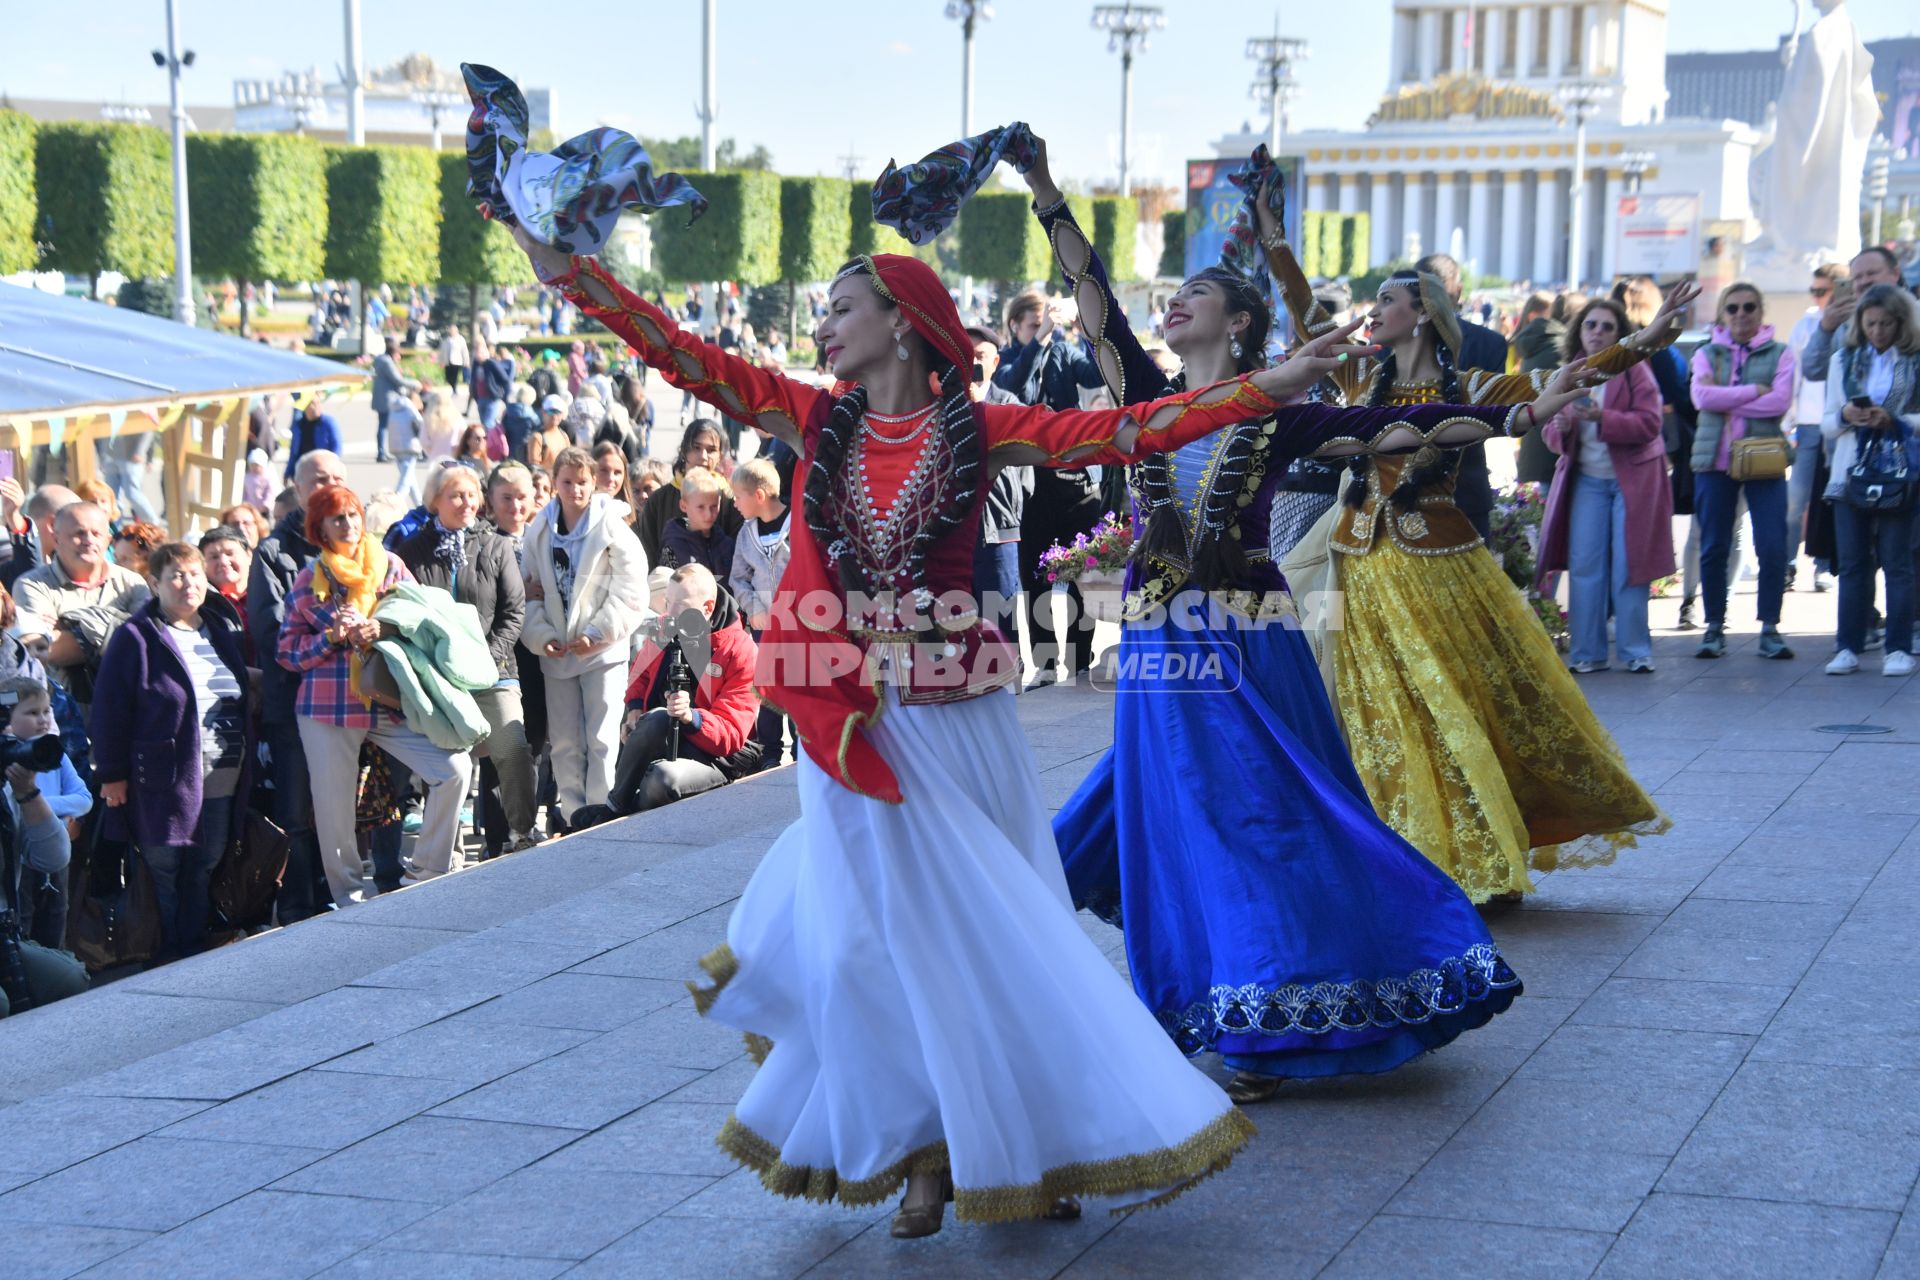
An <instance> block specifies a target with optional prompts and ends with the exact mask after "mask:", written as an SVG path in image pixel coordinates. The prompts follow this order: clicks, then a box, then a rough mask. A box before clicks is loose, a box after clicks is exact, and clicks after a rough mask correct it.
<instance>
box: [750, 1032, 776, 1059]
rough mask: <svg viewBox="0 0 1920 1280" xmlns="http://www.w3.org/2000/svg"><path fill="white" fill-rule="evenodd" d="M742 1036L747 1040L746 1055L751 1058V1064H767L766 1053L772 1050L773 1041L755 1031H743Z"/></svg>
mask: <svg viewBox="0 0 1920 1280" xmlns="http://www.w3.org/2000/svg"><path fill="white" fill-rule="evenodd" d="M742 1038H743V1039H745V1040H746V1042H747V1056H748V1057H749V1058H752V1059H753V1065H754V1066H756V1067H764V1066H765V1065H767V1055H768V1054H770V1053H772V1052H773V1041H771V1040H769V1039H767V1037H765V1036H763V1035H761V1034H760V1033H759V1032H757V1031H748V1032H744V1033H743V1037H742Z"/></svg>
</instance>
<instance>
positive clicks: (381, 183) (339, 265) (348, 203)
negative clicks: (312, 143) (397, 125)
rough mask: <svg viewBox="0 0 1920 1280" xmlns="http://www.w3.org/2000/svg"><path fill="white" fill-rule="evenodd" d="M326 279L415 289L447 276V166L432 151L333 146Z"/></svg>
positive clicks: (329, 167) (329, 151)
mask: <svg viewBox="0 0 1920 1280" xmlns="http://www.w3.org/2000/svg"><path fill="white" fill-rule="evenodd" d="M326 151H327V207H328V209H329V211H330V213H331V215H332V216H331V218H330V219H329V221H328V224H327V249H326V272H327V274H328V275H330V276H335V277H337V278H339V279H343V280H358V281H360V282H361V283H363V284H374V283H380V282H383V281H384V282H386V283H389V284H403V283H404V284H413V283H420V282H425V281H429V280H432V279H433V278H434V277H435V276H437V275H438V274H439V272H440V163H439V157H438V156H437V155H436V154H435V153H434V152H431V151H428V150H427V149H425V148H424V147H328V148H327V149H326Z"/></svg>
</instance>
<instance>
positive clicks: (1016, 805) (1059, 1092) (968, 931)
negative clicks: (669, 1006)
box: [695, 693, 1253, 1221]
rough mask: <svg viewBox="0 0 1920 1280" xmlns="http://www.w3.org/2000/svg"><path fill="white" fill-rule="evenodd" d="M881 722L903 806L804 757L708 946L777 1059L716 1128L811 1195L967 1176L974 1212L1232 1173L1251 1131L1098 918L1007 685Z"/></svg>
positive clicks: (1138, 1196)
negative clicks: (1121, 967) (726, 918)
mask: <svg viewBox="0 0 1920 1280" xmlns="http://www.w3.org/2000/svg"><path fill="white" fill-rule="evenodd" d="M868 732H869V735H870V737H871V739H872V741H873V743H874V745H875V746H876V747H877V748H878V749H879V751H880V754H881V755H882V756H883V757H884V758H885V759H886V761H887V763H888V765H889V766H891V767H892V769H893V771H894V774H895V776H896V777H897V778H898V779H899V782H900V788H901V794H902V795H903V796H904V797H905V803H903V804H899V805H890V804H886V803H884V802H882V801H878V800H873V799H869V798H867V797H864V796H860V795H857V794H855V793H854V792H852V791H849V790H847V789H846V788H844V787H842V786H840V785H838V784H837V783H835V782H834V781H832V780H831V779H830V778H829V777H828V776H827V775H826V774H825V773H824V772H823V771H822V770H821V769H819V768H818V766H816V765H814V764H813V763H812V762H811V761H810V760H808V759H807V758H806V757H805V756H804V755H803V756H802V757H801V760H800V763H799V770H800V775H799V787H800V801H801V817H800V819H799V821H797V822H795V823H794V824H793V825H792V826H791V827H789V828H787V830H786V831H785V832H784V833H783V834H782V835H781V837H780V839H779V840H778V841H777V842H776V843H775V844H774V846H773V848H772V849H771V850H769V851H768V853H767V856H766V859H765V860H764V861H763V862H762V863H761V864H760V867H759V869H758V870H757V871H756V872H755V873H754V876H753V879H752V881H751V882H750V883H749V884H748V886H747V889H746V892H745V893H744V894H743V895H742V896H741V899H740V902H739V904H738V906H737V907H736V908H735V910H734V913H733V918H732V920H731V921H730V922H729V924H728V926H727V945H726V946H725V947H722V948H721V949H719V950H718V951H716V952H714V953H713V954H712V955H710V956H708V957H707V959H706V960H704V961H702V965H703V967H704V968H706V970H707V972H708V974H709V976H710V977H712V978H713V979H714V986H712V987H708V988H704V989H696V991H695V994H696V996H697V997H698V998H699V1002H700V1004H701V1006H702V1009H703V1011H705V1012H708V1013H710V1014H711V1016H713V1017H715V1018H717V1019H719V1020H721V1021H723V1022H725V1023H727V1024H729V1025H731V1026H736V1027H739V1028H740V1029H741V1030H743V1031H745V1032H747V1033H749V1034H748V1043H749V1045H750V1046H751V1047H754V1048H755V1049H756V1053H757V1054H761V1055H764V1061H763V1063H762V1065H761V1068H760V1070H759V1072H758V1074H757V1075H756V1076H755V1077H754V1079H753V1082H752V1083H751V1084H750V1085H749V1086H748V1087H747V1090H746V1093H745V1095H744V1096H743V1097H742V1098H741V1099H740V1102H739V1104H738V1106H737V1108H736V1109H735V1112H734V1115H733V1118H732V1119H730V1120H729V1121H728V1122H727V1125H726V1127H725V1129H724V1130H723V1131H722V1132H721V1134H720V1138H719V1142H720V1145H721V1146H722V1147H723V1148H724V1149H725V1150H727V1151H728V1152H729V1153H730V1154H732V1155H733V1156H734V1157H735V1158H736V1159H738V1160H740V1161H741V1162H742V1163H743V1164H746V1165H748V1166H750V1167H752V1168H754V1169H756V1170H757V1171H758V1172H759V1174H760V1177H761V1180H762V1181H763V1182H765V1183H766V1185H767V1187H768V1188H769V1189H770V1190H772V1191H774V1192H776V1193H778V1194H781V1195H787V1196H805V1197H807V1198H808V1199H812V1200H822V1201H824V1200H830V1199H835V1198H837V1199H839V1200H841V1201H843V1202H845V1203H848V1204H873V1203H877V1202H879V1201H881V1200H884V1199H886V1198H888V1197H890V1196H891V1195H892V1194H893V1193H894V1192H895V1191H896V1190H897V1189H898V1188H899V1186H900V1184H901V1183H902V1181H903V1180H904V1179H905V1178H906V1176H907V1175H908V1174H910V1173H916V1172H925V1173H937V1172H941V1171H943V1170H944V1171H950V1172H951V1175H952V1178H953V1185H954V1190H955V1196H954V1199H955V1211H956V1213H957V1215H958V1216H959V1217H961V1218H963V1219H971V1220H976V1221H1006V1220H1012V1219H1019V1218H1033V1217H1038V1216H1040V1214H1041V1213H1043V1212H1044V1211H1045V1210H1046V1208H1047V1207H1048V1206H1049V1205H1050V1204H1051V1203H1052V1202H1053V1201H1054V1200H1055V1199H1056V1198H1057V1197H1060V1196H1068V1195H1072V1196H1081V1197H1086V1198H1106V1199H1110V1200H1112V1201H1113V1202H1115V1203H1116V1204H1119V1205H1123V1206H1124V1205H1129V1204H1137V1203H1138V1202H1141V1201H1150V1200H1162V1199H1167V1198H1171V1196H1172V1195H1174V1194H1177V1193H1178V1192H1180V1191H1182V1190H1184V1189H1185V1188H1186V1187H1188V1186H1190V1185H1191V1184H1192V1183H1194V1182H1196V1181H1198V1180H1199V1179H1200V1178H1203V1177H1205V1176H1206V1175H1208V1174H1209V1173H1212V1172H1215V1171H1217V1170H1219V1169H1221V1168H1224V1167H1225V1165H1226V1164H1227V1162H1228V1161H1229V1160H1230V1159H1231V1158H1232V1156H1233V1153H1234V1152H1235V1151H1237V1150H1238V1149H1239V1148H1240V1147H1241V1146H1242V1145H1244V1144H1245V1142H1246V1141H1247V1139H1248V1137H1249V1136H1251V1135H1252V1133H1253V1126H1252V1125H1251V1124H1250V1123H1249V1122H1248V1121H1247V1120H1246V1118H1245V1117H1244V1116H1242V1115H1241V1114H1240V1113H1239V1112H1238V1111H1237V1110H1236V1109H1235V1108H1234V1107H1233V1105H1232V1104H1231V1103H1230V1102H1229V1101H1228V1100H1227V1097H1226V1095H1225V1094H1224V1093H1222V1092H1221V1091H1220V1089H1219V1088H1218V1087H1217V1086H1215V1085H1214V1084H1213V1082H1212V1081H1210V1080H1208V1079H1207V1078H1206V1077H1205V1076H1203V1075H1201V1074H1200V1073H1199V1072H1198V1071H1196V1070H1195V1069H1194V1068H1193V1066H1192V1065H1191V1064H1189V1063H1188V1062H1187V1061H1186V1059H1185V1058H1183V1057H1182V1056H1181V1054H1180V1053H1179V1051H1178V1050H1177V1049H1175V1048H1174V1046H1173V1042H1172V1041H1171V1040H1169V1039H1168V1038H1167V1034H1166V1032H1165V1031H1163V1030H1162V1029H1161V1027H1160V1025H1159V1023H1158V1022H1157V1021H1155V1019H1154V1018H1153V1016H1152V1015H1151V1014H1150V1013H1148V1012H1147V1010H1146V1008H1145V1007H1144V1006H1142V1005H1141V1004H1140V1003H1139V1001H1138V1000H1137V999H1135V997H1134V994H1133V992H1132V990H1131V989H1129V988H1128V986H1127V984H1126V983H1125V981H1123V980H1122V979H1121V977H1120V976H1119V974H1118V973H1117V972H1115V970H1114V968H1113V966H1112V964H1111V963H1110V962H1109V961H1108V960H1107V958H1106V957H1105V956H1104V955H1102V954H1101V953H1100V950H1099V948H1097V947H1095V946H1094V945H1093V943H1092V941H1091V940H1090V939H1089V938H1088V937H1087V935H1086V934H1085V933H1084V932H1082V931H1081V928H1080V925H1079V922H1078V921H1077V920H1076V919H1075V918H1074V914H1073V908H1072V906H1071V904H1070V903H1069V900H1068V897H1067V886H1066V880H1065V877H1064V876H1063V875H1062V874H1061V870H1060V856H1059V853H1058V852H1057V850H1056V848H1055V846H1054V840H1053V832H1052V828H1051V825H1050V822H1049V814H1048V812H1047V809H1046V807H1045V805H1043V804H1042V803H1041V800H1040V795H1039V788H1038V774H1037V770H1036V767H1035V765H1034V760H1033V754H1032V751H1031V750H1030V748H1029V747H1028V745H1027V741H1026V738H1025V737H1024V736H1023V735H1022V734H1021V732H1020V726H1019V721H1018V719H1017V717H1016V715H1015V712H1014V700H1013V695H1012V694H1011V693H994V694H989V695H987V696H984V697H979V698H974V699H971V700H969V701H966V702H961V703H957V704H948V705H943V706H906V705H902V704H900V703H899V702H898V701H897V699H895V698H893V697H892V696H891V695H889V697H888V703H887V706H886V708H885V710H884V713H883V714H882V715H881V716H880V718H879V720H878V721H877V723H876V724H875V725H874V726H873V727H872V728H871V729H870V730H869V731H868ZM769 1040H770V1041H771V1042H772V1045H771V1049H770V1051H769V1050H768V1047H767V1044H766V1041H769Z"/></svg>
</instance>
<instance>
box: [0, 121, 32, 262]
mask: <svg viewBox="0 0 1920 1280" xmlns="http://www.w3.org/2000/svg"><path fill="white" fill-rule="evenodd" d="M33 135H34V127H33V120H32V119H31V118H30V117H29V116H27V115H26V113H24V112H20V111H0V275H10V274H12V273H13V272H15V271H27V270H30V269H32V267H33V265H34V263H35V262H36V261H38V260H39V257H40V251H39V250H38V249H37V248H36V247H35V246H34V243H33V214H34V208H33V149H34V148H33Z"/></svg>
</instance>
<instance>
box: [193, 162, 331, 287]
mask: <svg viewBox="0 0 1920 1280" xmlns="http://www.w3.org/2000/svg"><path fill="white" fill-rule="evenodd" d="M326 191H327V157H326V152H325V151H323V150H322V149H321V147H320V144H319V143H317V142H314V141H313V140H311V139H309V138H295V137H288V136H286V135H284V134H270V133H226V134H219V133H213V134H208V133H196V134H192V135H189V137H188V138H187V203H188V208H189V210H190V211H191V213H192V217H193V269H194V274H196V275H200V276H208V277H219V276H232V277H233V278H234V279H236V280H313V279H317V278H318V277H319V276H320V275H322V274H323V273H324V272H325V270H326V242H327V208H326Z"/></svg>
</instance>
